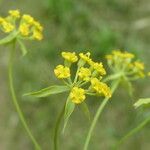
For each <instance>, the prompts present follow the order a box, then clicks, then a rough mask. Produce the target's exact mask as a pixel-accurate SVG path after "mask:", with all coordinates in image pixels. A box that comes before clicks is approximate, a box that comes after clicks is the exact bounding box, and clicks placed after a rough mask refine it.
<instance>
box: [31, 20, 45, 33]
mask: <svg viewBox="0 0 150 150" xmlns="http://www.w3.org/2000/svg"><path fill="white" fill-rule="evenodd" d="M33 24H34V26H35V28H36V30H38V31H40V32H42V31H43V27H42V26H41V24H40V23H39V22H38V21H35V20H34V22H33Z"/></svg>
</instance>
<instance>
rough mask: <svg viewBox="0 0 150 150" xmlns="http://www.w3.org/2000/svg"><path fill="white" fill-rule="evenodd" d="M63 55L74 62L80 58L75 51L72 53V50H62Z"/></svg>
mask: <svg viewBox="0 0 150 150" xmlns="http://www.w3.org/2000/svg"><path fill="white" fill-rule="evenodd" d="M61 55H62V57H63V58H64V59H65V60H67V61H69V62H71V63H74V62H76V61H77V60H78V57H77V56H76V54H75V52H73V53H71V52H62V53H61Z"/></svg>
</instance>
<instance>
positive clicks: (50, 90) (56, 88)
mask: <svg viewBox="0 0 150 150" xmlns="http://www.w3.org/2000/svg"><path fill="white" fill-rule="evenodd" d="M66 91H69V87H67V86H63V85H53V86H50V87H47V88H44V89H42V90H40V91H36V92H30V93H27V94H25V95H24V96H29V95H31V96H35V97H47V96H49V95H52V94H58V93H63V92H66Z"/></svg>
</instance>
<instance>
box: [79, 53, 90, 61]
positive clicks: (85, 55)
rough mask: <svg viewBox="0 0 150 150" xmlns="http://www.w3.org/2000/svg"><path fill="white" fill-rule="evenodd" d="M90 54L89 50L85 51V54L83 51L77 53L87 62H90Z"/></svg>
mask: <svg viewBox="0 0 150 150" xmlns="http://www.w3.org/2000/svg"><path fill="white" fill-rule="evenodd" d="M90 55H91V54H90V52H87V53H86V54H83V53H80V54H79V56H80V58H81V59H82V60H83V61H85V62H87V63H90V62H91V59H90Z"/></svg>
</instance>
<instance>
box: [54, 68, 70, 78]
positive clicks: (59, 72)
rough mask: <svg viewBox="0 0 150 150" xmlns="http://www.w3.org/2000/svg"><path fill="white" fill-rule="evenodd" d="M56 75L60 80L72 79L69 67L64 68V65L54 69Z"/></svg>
mask: <svg viewBox="0 0 150 150" xmlns="http://www.w3.org/2000/svg"><path fill="white" fill-rule="evenodd" d="M54 73H55V75H56V77H57V78H59V79H65V78H68V77H70V69H69V68H68V67H64V66H63V65H58V66H57V67H56V68H55V69H54Z"/></svg>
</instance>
